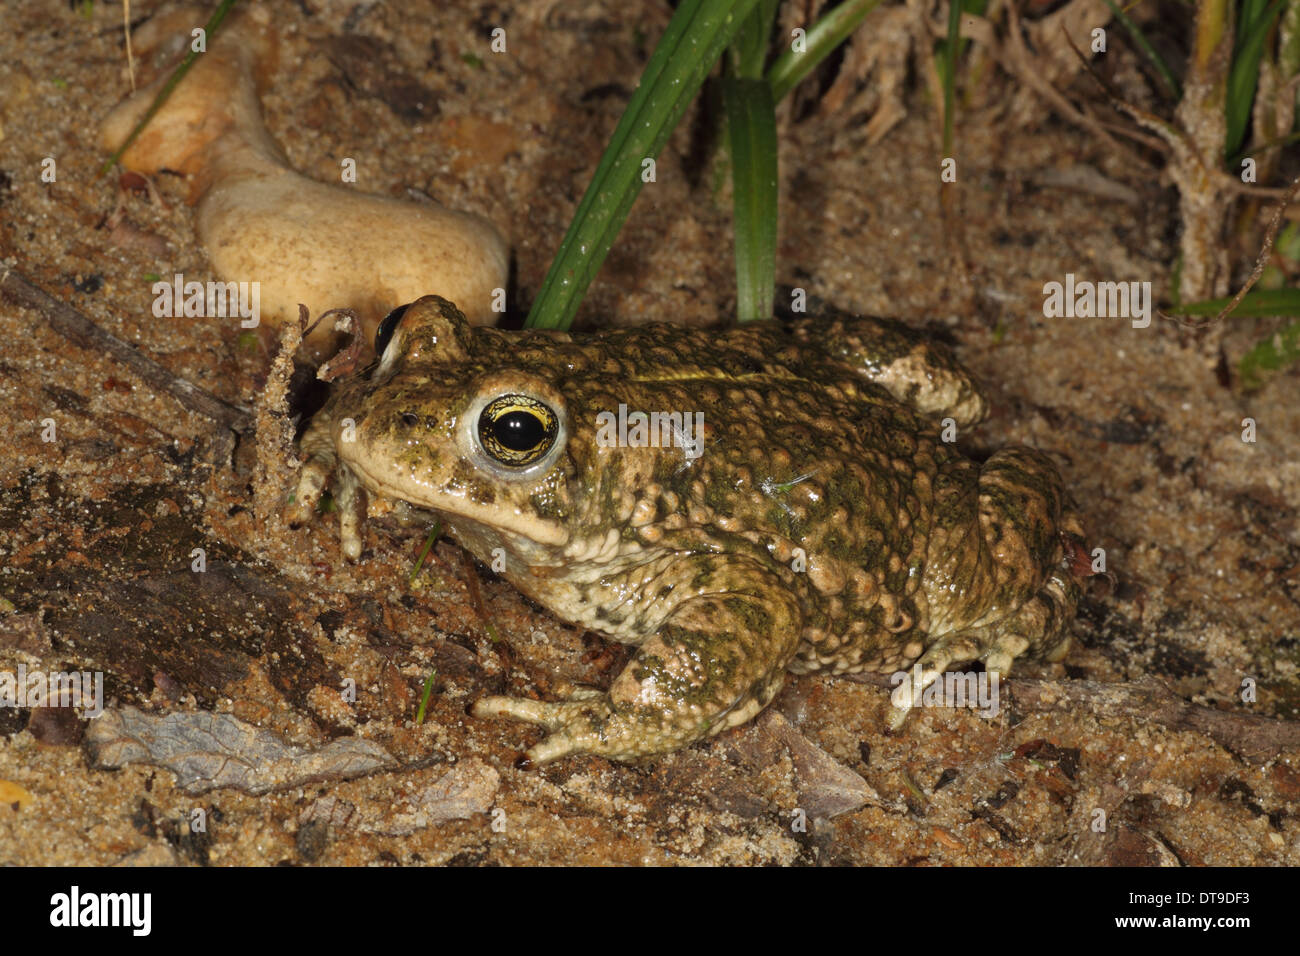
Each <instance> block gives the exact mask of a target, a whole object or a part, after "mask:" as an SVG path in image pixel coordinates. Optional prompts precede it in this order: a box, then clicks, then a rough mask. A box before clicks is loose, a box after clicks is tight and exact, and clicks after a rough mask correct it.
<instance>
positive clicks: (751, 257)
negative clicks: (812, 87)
mask: <svg viewBox="0 0 1300 956" xmlns="http://www.w3.org/2000/svg"><path fill="white" fill-rule="evenodd" d="M722 102H723V106H724V108H725V110H726V113H727V128H728V131H729V134H730V142H731V184H732V202H733V208H734V210H735V226H734V229H735V234H736V312H737V316H738V318H739V319H740V321H741V322H750V321H753V320H754V319H770V318H771V317H772V299H773V296H774V290H775V286H776V199H777V184H776V161H777V160H776V156H777V149H776V103H775V99H774V98H773V96H772V88H771V86H769V85H768V83H767V81H766V80H746V79H737V78H734V77H733V78H728V79H726V80H724V81H723V84H722Z"/></svg>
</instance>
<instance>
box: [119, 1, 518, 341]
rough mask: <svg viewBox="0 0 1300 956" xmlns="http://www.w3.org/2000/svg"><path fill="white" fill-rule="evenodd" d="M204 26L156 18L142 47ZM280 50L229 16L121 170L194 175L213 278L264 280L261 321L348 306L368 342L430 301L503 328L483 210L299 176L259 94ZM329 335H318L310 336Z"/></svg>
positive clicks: (144, 96)
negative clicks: (396, 312)
mask: <svg viewBox="0 0 1300 956" xmlns="http://www.w3.org/2000/svg"><path fill="white" fill-rule="evenodd" d="M204 20H205V16H204V14H203V13H202V12H200V11H198V10H191V9H182V10H176V11H173V12H170V13H168V14H165V15H161V16H159V17H155V18H154V19H152V20H150V21H149V22H148V23H146V24H144V25H143V26H142V27H141V28H140V29H139V30H138V31H137V32H136V35H135V38H134V43H135V47H136V49H137V51H139V52H145V53H147V52H148V51H149V50H151V49H155V48H159V47H160V45H161V44H163V43H165V42H167V41H168V40H172V41H177V40H179V41H182V42H184V43H185V44H188V43H189V40H190V35H191V30H192V29H194V28H195V27H198V26H202V25H203V23H204ZM275 56H276V38H275V34H274V32H273V31H272V29H271V24H270V17H269V15H268V13H267V12H266V11H265V10H264V9H262V8H258V7H253V8H250V9H246V10H244V11H242V12H241V13H238V14H234V15H232V16H231V17H230V18H229V19H228V20H227V21H226V23H225V24H224V25H223V26H222V28H221V29H220V30H219V31H218V32H217V35H216V37H215V38H209V42H208V46H207V52H205V53H203V54H201V55H200V56H199V57H198V59H197V60H196V62H195V64H194V66H193V68H192V69H191V70H190V72H189V74H188V75H187V76H186V77H185V78H184V79H183V80H182V81H181V82H180V84H179V85H178V86H177V87H176V89H175V90H173V92H172V94H171V97H170V98H169V99H168V100H167V102H166V103H165V104H164V105H163V107H162V109H161V110H160V111H159V112H158V114H157V115H156V116H155V117H154V118H153V119H152V120H151V121H150V123H149V125H148V126H147V127H146V128H145V130H144V132H143V133H142V134H141V135H140V137H139V138H138V139H137V140H136V141H135V143H133V144H132V145H131V147H130V148H129V149H128V150H127V151H126V153H125V154H124V155H123V157H122V163H123V165H124V166H126V167H127V168H128V169H131V170H135V171H137V172H140V173H144V174H146V175H148V174H152V173H156V172H158V171H159V170H161V169H170V170H173V171H175V172H180V173H185V174H188V175H191V176H192V177H193V184H192V190H191V194H190V200H191V201H192V202H193V201H196V200H197V202H198V209H197V215H196V222H197V231H198V237H199V241H200V242H201V243H202V245H203V247H204V250H205V251H206V253H207V255H208V258H209V260H210V262H211V265H212V270H213V272H214V273H215V274H216V276H217V277H219V278H220V279H221V280H224V281H226V282H258V283H260V304H261V321H262V322H263V323H264V324H269V325H272V326H274V325H278V324H279V323H280V322H283V321H285V320H289V319H296V317H297V315H298V303H300V302H301V303H304V304H305V305H307V306H308V308H309V309H310V310H311V312H312V313H313V314H317V313H319V312H321V311H324V310H325V309H331V308H345V307H350V308H353V309H356V310H357V311H358V313H359V314H360V316H361V318H362V324H363V329H364V331H365V332H366V333H367V338H368V337H369V333H372V332H373V330H374V327H375V325H376V324H377V323H378V322H379V320H380V319H382V318H383V316H384V315H385V314H386V313H387V312H388V311H389V310H391V309H393V308H395V307H397V306H399V305H403V304H405V303H407V302H411V301H413V300H415V299H418V298H420V297H421V296H423V295H427V294H430V293H435V294H437V295H441V296H443V297H444V298H446V299H449V300H451V301H453V302H455V303H456V305H457V306H459V307H460V309H461V310H462V311H463V312H464V313H465V314H466V315H467V316H468V317H469V319H470V321H471V322H474V323H475V324H479V325H489V324H491V323H492V322H494V321H495V319H496V314H497V313H496V310H494V306H496V309H497V310H499V308H500V303H501V301H502V300H503V298H504V292H503V291H500V290H503V289H504V287H505V285H506V277H507V269H508V250H507V247H506V243H505V240H504V239H503V238H502V237H501V235H500V233H498V232H497V230H496V229H495V228H494V227H493V225H492V224H491V223H490V222H488V221H487V220H486V219H483V218H482V217H480V216H475V215H470V214H468V213H463V212H456V211H455V210H451V209H447V208H445V207H443V206H441V205H438V204H437V203H434V202H413V201H404V200H398V199H391V198H387V197H383V196H375V195H371V194H367V193H364V192H361V191H360V190H359V189H358V187H356V186H354V185H344V184H342V183H339V184H328V183H323V182H318V181H316V180H314V179H310V178H308V177H306V176H304V175H302V174H301V173H298V172H296V171H295V170H294V169H292V168H291V167H290V166H289V163H288V160H287V158H286V157H285V154H284V152H283V150H282V149H281V148H280V146H279V144H277V143H276V142H275V140H274V139H273V138H272V137H271V134H270V132H269V131H268V130H267V128H266V125H265V123H264V122H263V120H262V110H261V104H260V102H259V98H258V94H259V89H260V86H261V85H262V84H263V83H264V82H265V79H266V73H267V72H269V69H270V65H271V64H273V63H274V61H275ZM169 74H170V70H167V71H164V73H163V74H162V75H161V76H159V77H158V79H157V80H156V81H155V82H154V83H152V84H151V85H150V86H148V87H145V88H143V89H141V90H139V91H137V92H136V93H135V94H133V95H132V96H130V97H128V98H127V99H126V100H125V101H123V102H122V103H121V104H119V105H118V106H117V107H116V108H115V109H114V110H113V112H112V113H111V114H109V116H108V117H107V118H106V119H105V120H104V122H103V124H102V125H101V128H100V140H101V143H102V145H103V146H104V147H105V148H106V149H108V150H110V151H112V150H115V149H117V148H118V147H119V146H120V145H121V144H122V143H123V142H124V141H125V140H126V138H127V136H128V135H129V134H130V132H131V130H132V129H133V128H134V126H135V124H136V122H137V121H138V120H139V118H140V117H141V116H142V115H143V114H144V112H145V111H146V110H147V109H148V107H149V104H150V103H151V102H152V101H153V99H154V97H155V95H156V94H157V91H158V89H159V88H160V87H161V86H162V84H163V83H165V82H166V79H167V76H168V75H169ZM188 278H190V277H187V279H188ZM195 278H197V277H195ZM205 278H206V277H205ZM328 336H329V330H328V329H320V330H318V331H317V332H316V333H315V334H314V336H313V342H314V344H316V345H318V346H319V345H320V344H322V343H323V342H324V341H325V340H326V339H327V338H328Z"/></svg>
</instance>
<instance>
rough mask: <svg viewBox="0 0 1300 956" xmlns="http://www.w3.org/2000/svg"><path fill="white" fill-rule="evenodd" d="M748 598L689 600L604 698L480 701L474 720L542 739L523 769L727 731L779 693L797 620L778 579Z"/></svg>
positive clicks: (625, 753)
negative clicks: (530, 728)
mask: <svg viewBox="0 0 1300 956" xmlns="http://www.w3.org/2000/svg"><path fill="white" fill-rule="evenodd" d="M754 590H755V591H756V592H757V593H756V594H748V593H745V594H739V593H728V594H713V595H703V596H701V597H696V598H692V599H691V600H689V601H687V602H685V603H683V604H682V605H681V606H680V607H678V608H677V609H676V610H675V611H673V613H672V614H671V615H670V616H669V618H668V620H667V621H666V622H665V624H664V625H663V626H662V627H661V628H660V629H659V632H658V633H657V634H656V635H654V636H653V637H651V638H650V639H648V640H647V641H646V642H645V643H644V644H642V645H641V647H640V648H639V650H638V651H637V655H636V657H634V658H633V659H632V661H631V662H630V663H629V664H628V665H627V667H626V668H625V669H624V670H623V672H622V673H621V674H619V676H618V677H617V678H616V679H615V680H614V683H613V684H612V685H611V687H610V689H609V693H608V694H591V693H586V694H583V695H581V696H575V697H573V698H572V699H570V700H567V701H563V702H560V703H546V702H543V701H535V700H522V699H519V698H513V697H485V698H484V699H482V700H480V701H479V702H478V703H477V704H475V706H474V711H473V712H474V715H475V716H476V717H511V718H514V719H515V720H523V721H527V722H529V723H533V724H540V725H541V726H543V727H545V728H546V729H547V730H549V731H550V732H551V733H550V734H549V735H548V736H547V737H546V738H545V739H544V740H543V741H542V742H541V743H539V744H536V745H535V746H533V747H532V748H530V749H529V750H528V753H527V755H526V756H527V760H528V761H529V762H530V763H532V764H533V765H540V764H544V763H548V762H550V761H552V760H558V759H559V758H560V757H564V756H567V755H569V754H574V753H584V752H585V753H593V754H598V755H600V756H603V757H607V758H609V759H611V760H635V759H637V758H639V757H645V756H649V755H652V754H661V753H668V752H670V751H673V750H677V749H679V748H681V747H684V746H686V745H687V744H690V743H693V742H694V741H697V740H700V739H702V738H704V737H708V736H711V735H713V734H716V733H719V732H720V731H723V730H726V729H727V728H729V727H735V726H737V725H739V724H741V723H744V722H745V721H747V720H749V719H750V718H752V717H753V716H754V715H755V714H757V713H758V712H759V711H760V710H762V709H763V708H764V707H765V706H767V704H768V703H769V702H770V701H771V699H772V698H773V697H774V696H775V695H776V692H777V691H778V690H779V689H780V687H781V683H782V681H783V679H784V674H785V667H786V665H787V664H788V663H789V661H790V658H791V657H793V656H794V652H795V649H796V647H797V646H798V643H799V634H800V631H801V629H802V619H801V617H800V614H799V612H798V609H797V606H796V604H795V602H794V600H793V598H792V596H791V595H789V594H788V593H787V591H786V590H785V589H784V588H782V587H780V586H779V582H775V581H766V580H755V581H754Z"/></svg>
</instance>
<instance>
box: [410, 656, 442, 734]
mask: <svg viewBox="0 0 1300 956" xmlns="http://www.w3.org/2000/svg"><path fill="white" fill-rule="evenodd" d="M437 676H438V668H436V667H435V668H434V669H433V670H431V671H430V672H429V676H428V677H426V678H425V680H424V692H423V693H422V694H421V695H420V707H419V709H418V710H416V712H415V724H416V726H417V727H418V726H419V725H420V724H422V723H424V711H425V708H427V707H428V706H429V698H430V696H432V694H433V682H434V680H435V679H436V678H437Z"/></svg>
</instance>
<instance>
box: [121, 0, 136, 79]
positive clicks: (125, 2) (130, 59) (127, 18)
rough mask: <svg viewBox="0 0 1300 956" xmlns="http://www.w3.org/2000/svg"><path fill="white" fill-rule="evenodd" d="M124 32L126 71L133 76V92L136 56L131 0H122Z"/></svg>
mask: <svg viewBox="0 0 1300 956" xmlns="http://www.w3.org/2000/svg"><path fill="white" fill-rule="evenodd" d="M122 32H123V33H124V34H125V35H126V72H127V74H128V75H129V76H130V77H131V92H132V93H134V92H135V56H134V55H132V52H131V0H122Z"/></svg>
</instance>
